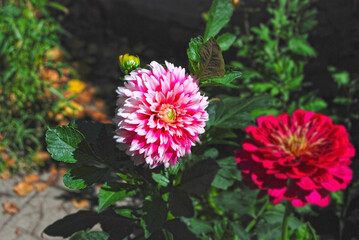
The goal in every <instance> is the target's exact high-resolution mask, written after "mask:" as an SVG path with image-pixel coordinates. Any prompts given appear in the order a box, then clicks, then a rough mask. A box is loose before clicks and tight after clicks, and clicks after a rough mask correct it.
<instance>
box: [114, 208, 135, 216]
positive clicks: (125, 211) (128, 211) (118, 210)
mask: <svg viewBox="0 0 359 240" xmlns="http://www.w3.org/2000/svg"><path fill="white" fill-rule="evenodd" d="M115 213H116V214H118V215H121V216H122V217H126V218H134V217H135V216H134V214H133V210H132V209H131V208H123V207H121V208H116V209H115Z"/></svg>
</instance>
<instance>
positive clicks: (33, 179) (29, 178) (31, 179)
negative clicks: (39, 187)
mask: <svg viewBox="0 0 359 240" xmlns="http://www.w3.org/2000/svg"><path fill="white" fill-rule="evenodd" d="M39 180H40V177H39V175H36V174H30V175H27V176H25V177H24V182H25V183H29V184H31V183H35V182H38V181H39Z"/></svg>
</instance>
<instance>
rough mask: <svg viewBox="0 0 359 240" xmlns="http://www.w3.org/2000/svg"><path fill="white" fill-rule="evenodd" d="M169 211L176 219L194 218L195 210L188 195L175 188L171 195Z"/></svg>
mask: <svg viewBox="0 0 359 240" xmlns="http://www.w3.org/2000/svg"><path fill="white" fill-rule="evenodd" d="M169 209H170V211H171V213H172V214H173V216H175V217H187V218H190V217H193V215H194V208H193V204H192V200H191V199H190V198H189V196H188V194H187V193H186V192H184V191H182V190H180V189H177V188H174V189H173V190H172V191H171V193H170V199H169Z"/></svg>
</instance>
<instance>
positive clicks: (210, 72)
mask: <svg viewBox="0 0 359 240" xmlns="http://www.w3.org/2000/svg"><path fill="white" fill-rule="evenodd" d="M199 56H200V63H199V69H198V71H197V72H196V73H195V74H196V76H197V77H198V78H199V79H200V80H201V81H203V80H206V79H209V78H213V77H220V78H221V77H223V76H224V73H225V69H224V60H223V56H222V52H221V49H220V48H219V45H218V44H217V42H216V40H214V38H211V39H209V40H208V41H207V42H206V43H203V44H202V45H201V46H200V48H199Z"/></svg>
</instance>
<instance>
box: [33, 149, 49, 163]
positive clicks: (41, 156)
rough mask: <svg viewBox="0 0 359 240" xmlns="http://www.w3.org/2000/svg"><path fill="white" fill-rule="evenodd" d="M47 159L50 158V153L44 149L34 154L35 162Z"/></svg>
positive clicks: (42, 161)
mask: <svg viewBox="0 0 359 240" xmlns="http://www.w3.org/2000/svg"><path fill="white" fill-rule="evenodd" d="M48 159H50V154H49V153H48V152H45V151H40V152H37V153H36V154H35V158H34V161H35V162H36V163H44V162H45V161H46V160H48Z"/></svg>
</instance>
